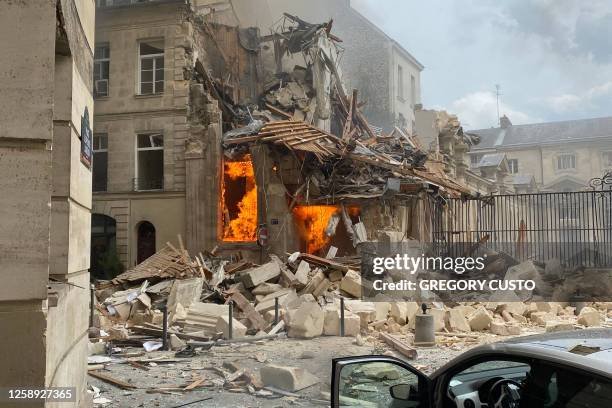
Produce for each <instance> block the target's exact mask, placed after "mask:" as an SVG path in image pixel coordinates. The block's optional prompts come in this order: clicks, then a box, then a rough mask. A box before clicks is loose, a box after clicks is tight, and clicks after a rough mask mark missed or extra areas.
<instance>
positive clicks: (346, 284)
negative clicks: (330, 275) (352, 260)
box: [340, 270, 361, 298]
mask: <svg viewBox="0 0 612 408" xmlns="http://www.w3.org/2000/svg"><path fill="white" fill-rule="evenodd" d="M340 289H341V290H343V291H345V292H346V293H348V294H349V295H351V296H353V297H356V298H360V297H361V275H360V274H359V272H355V271H353V270H349V271H348V272H347V273H346V274H345V275H344V278H342V280H341V281H340Z"/></svg>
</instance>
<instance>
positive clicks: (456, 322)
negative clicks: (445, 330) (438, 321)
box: [447, 308, 471, 332]
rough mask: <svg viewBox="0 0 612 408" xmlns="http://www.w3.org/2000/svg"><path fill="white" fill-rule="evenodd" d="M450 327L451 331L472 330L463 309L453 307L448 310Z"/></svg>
mask: <svg viewBox="0 0 612 408" xmlns="http://www.w3.org/2000/svg"><path fill="white" fill-rule="evenodd" d="M447 318H448V327H449V328H450V330H451V331H454V332H455V331H458V332H469V331H470V330H471V328H470V324H469V323H468V321H467V319H466V318H465V316H464V314H463V310H462V309H457V308H453V309H451V310H449V311H448V314H447Z"/></svg>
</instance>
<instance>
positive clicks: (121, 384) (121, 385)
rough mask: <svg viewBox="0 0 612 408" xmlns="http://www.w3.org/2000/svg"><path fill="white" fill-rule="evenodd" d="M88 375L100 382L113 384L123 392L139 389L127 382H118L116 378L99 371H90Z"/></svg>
mask: <svg viewBox="0 0 612 408" xmlns="http://www.w3.org/2000/svg"><path fill="white" fill-rule="evenodd" d="M87 374H89V375H91V376H92V377H94V378H97V379H98V380H102V381H104V382H106V383H108V384H112V385H114V386H115V387H119V388H121V389H123V390H134V389H136V388H138V387H137V386H135V385H132V384H129V383H127V382H125V381H121V380H118V379H116V378H113V377H111V376H110V375H106V374H102V373H101V372H99V371H88V372H87Z"/></svg>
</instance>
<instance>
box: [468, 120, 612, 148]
mask: <svg viewBox="0 0 612 408" xmlns="http://www.w3.org/2000/svg"><path fill="white" fill-rule="evenodd" d="M469 132H470V133H473V134H476V135H478V136H480V144H478V145H477V146H475V148H474V150H480V149H492V148H496V147H504V146H508V147H510V146H520V145H540V144H556V143H562V142H568V141H584V140H587V139H600V138H612V117H604V118H594V119H580V120H568V121H563V122H546V123H534V124H528V125H510V126H508V127H506V128H489V129H478V130H470V131H469Z"/></svg>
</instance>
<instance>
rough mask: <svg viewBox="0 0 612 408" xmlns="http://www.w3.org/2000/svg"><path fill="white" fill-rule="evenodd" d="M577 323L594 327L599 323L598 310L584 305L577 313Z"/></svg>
mask: <svg viewBox="0 0 612 408" xmlns="http://www.w3.org/2000/svg"><path fill="white" fill-rule="evenodd" d="M578 324H580V325H582V326H586V327H594V326H600V325H601V316H600V315H599V312H598V311H597V310H595V309H594V308H592V307H588V306H587V307H584V308H582V310H581V311H580V314H579V315H578Z"/></svg>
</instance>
